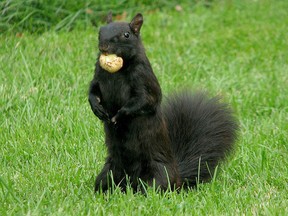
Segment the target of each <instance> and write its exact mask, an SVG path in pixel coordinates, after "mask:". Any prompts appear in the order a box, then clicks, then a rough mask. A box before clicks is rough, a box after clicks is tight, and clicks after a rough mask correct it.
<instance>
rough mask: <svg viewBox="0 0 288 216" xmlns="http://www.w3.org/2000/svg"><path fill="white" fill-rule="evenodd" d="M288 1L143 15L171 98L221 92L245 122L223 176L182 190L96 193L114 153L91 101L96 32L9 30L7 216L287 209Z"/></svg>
mask: <svg viewBox="0 0 288 216" xmlns="http://www.w3.org/2000/svg"><path fill="white" fill-rule="evenodd" d="M271 2H272V3H273V4H272V3H271ZM287 7H288V2H287V1H285V0H283V1H280V0H279V1H268V0H261V1H253V2H250V1H236V0H235V1H219V2H218V3H215V4H214V5H213V7H211V8H205V7H202V6H201V5H199V6H195V7H193V8H188V7H184V10H183V11H182V12H178V11H175V10H171V9H167V10H163V11H158V12H154V13H147V14H144V19H145V23H144V26H143V29H142V39H143V41H144V44H145V47H146V50H147V55H148V57H149V58H150V60H151V63H152V66H153V68H154V70H155V73H156V75H157V77H158V78H159V81H160V83H161V86H162V89H163V92H164V94H165V95H166V96H167V95H169V92H173V91H174V90H177V89H179V88H181V87H183V86H186V87H191V89H193V90H196V89H205V90H207V91H208V92H209V94H210V95H211V96H213V95H222V96H223V97H224V100H225V101H227V102H229V103H231V104H232V107H233V108H234V110H235V112H236V114H237V118H238V119H239V122H240V126H241V130H240V133H239V140H238V142H237V150H236V152H235V154H234V156H233V157H231V158H230V160H229V161H228V162H227V163H225V165H224V166H220V167H219V168H218V172H217V176H216V177H215V179H214V180H213V181H212V182H211V183H209V184H204V185H200V186H199V188H198V189H197V190H192V191H189V192H180V193H179V194H178V193H175V192H167V193H165V194H159V193H157V192H155V190H153V189H152V188H151V189H149V191H148V195H147V196H146V197H145V196H143V195H140V194H132V193H131V192H128V193H127V194H122V193H120V192H119V191H117V190H116V191H115V193H114V194H107V195H103V194H96V195H95V194H94V193H93V183H94V179H95V176H96V174H97V173H99V171H100V169H101V168H102V165H103V162H104V158H105V155H106V152H105V146H104V145H103V142H104V134H103V130H102V125H101V123H100V122H99V121H98V120H97V119H96V118H95V117H94V116H93V114H92V112H91V110H90V108H89V105H88V102H87V89H88V85H89V82H90V80H91V79H92V77H93V69H94V63H95V58H96V54H97V31H96V30H95V29H93V28H87V29H86V30H77V29H76V30H74V31H72V32H65V31H60V32H58V33H55V32H54V31H48V32H45V33H43V34H42V35H33V34H30V33H28V32H24V33H23V35H20V36H19V35H18V37H16V36H11V34H4V35H0V95H1V97H0V124H1V126H0V134H1V137H0V146H1V147H0V164H1V166H0V215H44V214H47V215H72V214H73V215H181V214H183V215H202V214H203V215H243V214H244V215H286V214H287V212H288V207H287V206H288V195H287V194H288V193H287V192H288V188H287V182H288V168H287V167H288V147H287V143H288V138H287V137H288V136H287V135H288V134H287V131H288V100H287V95H288V88H287V84H288V64H287V59H288V52H287V47H288V41H287V38H288V32H287V25H286V23H285V19H286V18H287V15H288V12H287V10H286V8H287ZM129 15H130V17H131V16H132V14H129Z"/></svg>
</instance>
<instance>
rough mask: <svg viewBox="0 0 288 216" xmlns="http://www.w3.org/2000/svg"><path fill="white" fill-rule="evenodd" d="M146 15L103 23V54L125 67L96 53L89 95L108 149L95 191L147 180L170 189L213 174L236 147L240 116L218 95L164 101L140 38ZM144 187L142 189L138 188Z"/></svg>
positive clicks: (179, 96)
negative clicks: (104, 62)
mask: <svg viewBox="0 0 288 216" xmlns="http://www.w3.org/2000/svg"><path fill="white" fill-rule="evenodd" d="M142 24H143V16H142V15H141V14H137V15H136V16H135V17H134V18H133V19H132V21H131V22H130V23H126V22H113V21H112V15H111V14H110V15H108V19H107V25H105V26H102V27H101V28H100V31H99V51H100V53H99V56H100V54H103V53H105V54H106V55H107V54H116V55H117V56H119V57H121V58H122V59H123V67H122V68H121V69H120V70H119V71H118V72H116V73H109V72H108V71H106V70H105V69H103V68H101V66H100V63H99V56H98V59H97V62H96V68H95V74H94V78H93V80H92V81H91V84H90V89H89V103H90V106H91V109H92V111H93V112H94V114H95V115H96V116H97V117H98V118H99V119H100V120H101V121H102V122H103V123H104V131H105V143H106V145H107V148H108V156H107V158H106V162H105V164H104V167H103V169H102V171H101V172H100V173H99V175H98V176H97V178H96V182H95V191H100V190H101V191H107V190H109V188H111V187H112V183H113V184H115V185H117V186H119V187H120V188H121V189H123V190H125V189H126V187H127V185H130V186H131V187H132V188H133V190H136V191H138V190H139V188H140V187H142V185H143V183H144V184H146V185H149V186H153V185H154V186H156V187H157V188H158V187H159V188H161V189H163V190H166V189H168V188H172V189H174V188H180V187H193V186H195V185H196V184H197V183H198V182H205V181H208V180H209V179H210V178H211V177H212V176H213V173H214V170H215V168H216V166H217V165H218V164H219V162H220V161H221V160H223V159H225V156H226V155H227V154H228V153H230V152H231V150H232V149H233V146H234V142H235V139H236V131H237V124H236V121H235V119H234V117H233V113H232V111H231V109H230V108H229V107H228V106H227V105H226V104H223V103H221V102H219V99H218V98H212V99H209V98H207V97H206V96H205V95H204V94H201V93H196V94H191V93H190V92H188V91H183V92H182V93H178V94H175V95H173V96H169V97H168V99H167V102H166V103H165V104H164V105H162V104H161V100H162V93H161V88H160V85H159V82H158V80H157V78H156V76H155V74H154V73H153V70H152V67H151V65H150V62H149V60H148V58H147V56H146V54H145V50H144V47H143V45H142V42H141V38H140V29H141V26H142ZM140 190H141V189H140Z"/></svg>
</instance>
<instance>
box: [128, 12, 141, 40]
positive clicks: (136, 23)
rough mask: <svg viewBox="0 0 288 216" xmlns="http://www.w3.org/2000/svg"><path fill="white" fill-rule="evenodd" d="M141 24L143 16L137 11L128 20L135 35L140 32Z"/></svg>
mask: <svg viewBox="0 0 288 216" xmlns="http://www.w3.org/2000/svg"><path fill="white" fill-rule="evenodd" d="M142 24H143V16H142V14H141V13H138V14H137V15H136V16H135V17H134V18H133V19H132V21H131V22H130V24H129V25H130V28H131V29H132V31H133V32H134V33H135V34H136V35H137V34H139V33H140V29H141V26H142Z"/></svg>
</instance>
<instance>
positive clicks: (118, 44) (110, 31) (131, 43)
mask: <svg viewBox="0 0 288 216" xmlns="http://www.w3.org/2000/svg"><path fill="white" fill-rule="evenodd" d="M142 24H143V16H142V14H140V13H138V14H137V15H136V16H135V17H134V18H133V19H132V21H131V22H130V23H127V22H113V21H112V14H111V13H110V14H109V15H108V17H107V25H105V26H102V27H101V28H100V31H99V50H100V52H101V53H103V54H116V55H117V56H119V57H121V58H123V60H124V61H125V60H129V59H131V58H133V57H134V56H135V55H136V54H137V53H138V52H139V49H141V48H140V46H141V39H140V29H141V26H142Z"/></svg>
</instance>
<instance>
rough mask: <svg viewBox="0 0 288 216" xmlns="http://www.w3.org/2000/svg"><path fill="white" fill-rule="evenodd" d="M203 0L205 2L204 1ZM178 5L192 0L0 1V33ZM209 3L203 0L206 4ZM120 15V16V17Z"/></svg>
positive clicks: (84, 24)
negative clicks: (108, 12)
mask: <svg viewBox="0 0 288 216" xmlns="http://www.w3.org/2000/svg"><path fill="white" fill-rule="evenodd" d="M204 1H206V0H204ZM179 3H185V4H188V5H194V4H195V0H194V1H191V0H181V1H178V2H173V1H172V2H169V1H167V0H145V1H136V0H129V1H128V0H120V1H119V0H110V1H109V2H107V1H105V0H75V1H68V0H64V1H61V0H49V1H41V0H25V1H22V0H2V1H1V2H0V15H1V16H0V33H1V32H11V31H12V32H15V31H16V32H22V31H23V30H26V31H29V32H34V33H35V32H36V33H43V32H44V31H46V30H48V29H53V30H56V31H59V30H63V29H65V30H68V31H71V30H72V29H74V28H75V27H76V28H80V27H81V28H84V29H85V28H86V27H88V26H95V25H96V26H97V25H98V23H99V21H100V20H103V19H105V16H106V15H107V11H113V13H114V14H117V16H118V18H119V19H122V18H123V17H125V14H126V13H127V12H129V13H131V12H133V13H136V11H139V10H140V11H148V10H150V11H151V10H155V9H157V8H163V7H165V8H167V7H168V8H171V7H172V8H173V7H175V5H177V4H179ZM208 3H209V0H207V3H206V4H207V5H208ZM121 14H122V15H121Z"/></svg>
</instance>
